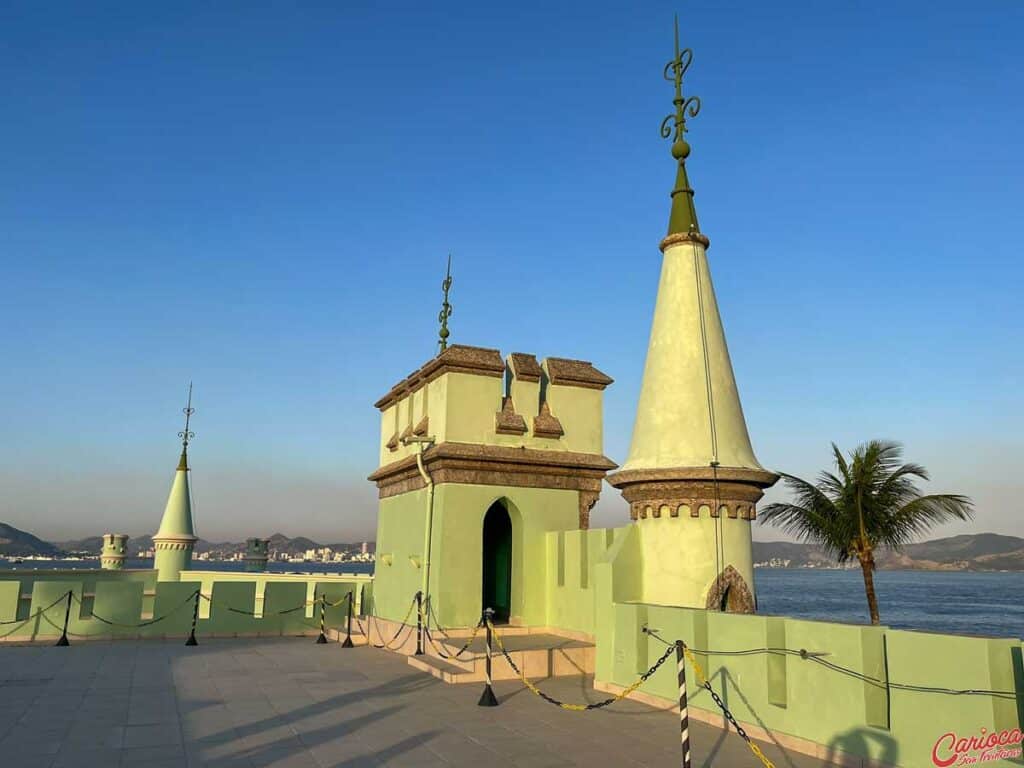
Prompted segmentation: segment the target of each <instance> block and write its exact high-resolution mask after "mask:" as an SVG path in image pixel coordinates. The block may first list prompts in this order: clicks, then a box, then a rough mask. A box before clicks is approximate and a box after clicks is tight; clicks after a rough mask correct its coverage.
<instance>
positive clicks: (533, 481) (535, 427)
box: [370, 345, 615, 528]
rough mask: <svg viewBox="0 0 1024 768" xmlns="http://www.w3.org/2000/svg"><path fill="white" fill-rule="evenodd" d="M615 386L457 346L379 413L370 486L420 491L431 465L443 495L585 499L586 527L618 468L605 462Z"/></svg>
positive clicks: (394, 391) (381, 403)
mask: <svg viewBox="0 0 1024 768" xmlns="http://www.w3.org/2000/svg"><path fill="white" fill-rule="evenodd" d="M611 383H612V379H611V378H610V377H608V376H606V375H605V374H604V373H602V372H601V371H599V370H598V369H597V368H595V367H594V366H593V365H592V364H591V363H589V362H587V361H585V360H570V359H567V358H561V357H550V358H546V359H544V360H541V361H538V359H537V358H536V357H535V356H534V355H530V354H525V353H521V352H513V353H512V354H510V355H508V356H507V357H506V358H502V356H501V353H500V352H498V350H496V349H487V348H483V347H468V346H463V345H452V346H450V347H448V348H447V349H446V350H444V351H443V352H442V353H441V354H439V355H438V356H437V357H435V358H434V359H432V360H430V361H429V362H427V363H426V364H425V365H423V366H422V367H420V368H419V369H418V370H416V371H414V372H413V373H411V374H410V375H409V376H407V377H406V378H404V379H403V380H402V381H400V382H399V383H398V384H396V385H395V386H394V387H392V388H391V390H390V391H389V392H388V393H387V394H386V395H385V396H384V397H382V398H381V399H380V400H378V401H377V402H376V403H375V405H376V407H377V409H378V410H379V411H380V413H381V429H380V446H379V447H380V462H379V466H378V469H377V471H376V472H374V473H373V474H372V475H371V476H370V480H372V481H374V482H375V483H376V484H377V487H378V489H379V493H380V497H381V498H382V499H384V498H390V497H392V496H397V495H401V494H404V493H409V492H411V491H416V490H418V489H420V488H423V487H424V486H425V481H424V479H423V477H422V475H421V473H420V471H419V469H418V467H417V464H416V453H417V451H418V450H419V447H418V446H419V444H417V442H416V441H415V440H414V439H413V438H429V440H430V444H429V447H427V448H426V449H425V450H424V452H423V461H424V464H425V466H426V469H427V471H428V472H429V473H430V476H431V478H432V481H433V482H434V483H436V484H438V485H440V484H444V483H461V484H468V485H488V486H505V487H519V488H546V489H554V490H569V491H577V492H578V505H579V509H578V521H579V525H580V527H582V528H586V527H587V526H588V525H589V517H590V509H591V507H593V505H594V503H595V502H596V501H597V498H598V495H599V494H600V492H601V483H602V481H603V479H604V476H605V474H607V472H608V471H609V470H611V469H614V468H615V464H614V463H613V462H612V461H611V460H609V459H608V458H607V457H605V456H604V454H603V425H602V412H603V396H604V389H605V388H606V387H607V386H608V385H609V384H611Z"/></svg>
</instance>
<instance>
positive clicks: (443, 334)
mask: <svg viewBox="0 0 1024 768" xmlns="http://www.w3.org/2000/svg"><path fill="white" fill-rule="evenodd" d="M438 335H439V336H440V337H441V338H442V339H447V338H448V336H449V335H450V334H449V332H448V329H447V328H442V329H441V332H440V333H439V334H438Z"/></svg>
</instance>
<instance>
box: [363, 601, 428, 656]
mask: <svg viewBox="0 0 1024 768" xmlns="http://www.w3.org/2000/svg"><path fill="white" fill-rule="evenodd" d="M415 607H416V598H415V597H414V598H413V599H412V601H411V602H410V603H409V610H408V611H406V612H405V616H404V617H403V618H402V620H401V621H400V622H399V623H398V629H396V630H395V634H394V635H392V637H391V639H390V640H388V641H387V642H386V643H380V644H377V643H374V642H371V640H370V635H369V634H368V633H367V631H366V629H367V628H369V630H370V631H371V632H372V631H373V630H374V629H376V630H377V637H379V638H383V637H384V633H383V632H381V631H380V625H378V624H377V617H376V616H374V615H373V614H372V613H371V614H368V615H367V617H366V619H367V622H366V623H367V627H366V628H364V627H363V623H362V622H361V621H359V620H358V619H356V624H357V626H358V627H359V631H360V632H362V633H363V635H364V636H365V637H366V642H367V643H368V644H369V645H372V646H373V647H374V648H383V649H384V650H386V651H393V650H395V649H396V648H400V647H401V646H402V645H404V644H405V642H406V640H408V639H409V638H408V636H406V637H405V638H403V639H402V641H401V642H399V643H395V641H396V640H397V639H398V636H399V635H400V634H402V632H403V630H406V629H409V630H412V629H413V628H414V627H413V625H412V624H409V623H408V622H409V617H410V616H412V611H413V609H414V608H415Z"/></svg>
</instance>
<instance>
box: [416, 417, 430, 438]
mask: <svg viewBox="0 0 1024 768" xmlns="http://www.w3.org/2000/svg"><path fill="white" fill-rule="evenodd" d="M429 429H430V417H429V416H424V417H423V418H422V419H420V423H419V424H417V425H416V427H415V428H414V429H413V431H412V433H413V434H414V435H416V437H423V436H424V435H425V434H427V431H428V430H429Z"/></svg>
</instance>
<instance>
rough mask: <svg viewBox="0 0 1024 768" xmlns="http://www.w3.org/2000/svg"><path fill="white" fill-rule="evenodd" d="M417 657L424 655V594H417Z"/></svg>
mask: <svg viewBox="0 0 1024 768" xmlns="http://www.w3.org/2000/svg"><path fill="white" fill-rule="evenodd" d="M416 655H417V656H422V655H423V592H417V593H416Z"/></svg>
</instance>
